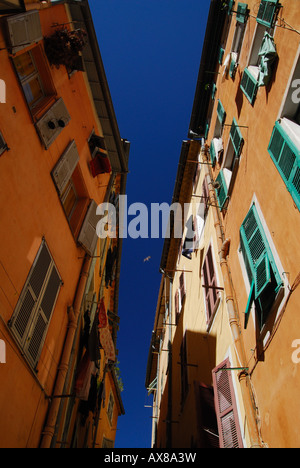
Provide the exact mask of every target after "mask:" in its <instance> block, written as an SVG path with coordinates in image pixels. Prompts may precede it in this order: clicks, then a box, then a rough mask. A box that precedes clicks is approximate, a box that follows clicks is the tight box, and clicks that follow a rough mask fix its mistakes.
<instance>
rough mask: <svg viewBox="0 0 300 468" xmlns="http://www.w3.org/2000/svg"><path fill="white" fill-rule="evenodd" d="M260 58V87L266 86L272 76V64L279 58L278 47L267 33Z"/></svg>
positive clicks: (260, 51)
mask: <svg viewBox="0 0 300 468" xmlns="http://www.w3.org/2000/svg"><path fill="white" fill-rule="evenodd" d="M258 57H259V58H260V65H259V75H258V80H257V84H258V86H266V85H267V84H268V83H269V81H270V78H271V76H272V64H273V63H274V61H275V60H276V58H277V52H276V45H275V42H274V39H273V37H272V36H270V34H268V33H267V32H265V35H264V37H263V40H262V44H261V47H260V50H259V52H258Z"/></svg>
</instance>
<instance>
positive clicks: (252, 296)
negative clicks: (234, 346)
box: [244, 280, 255, 330]
mask: <svg viewBox="0 0 300 468" xmlns="http://www.w3.org/2000/svg"><path fill="white" fill-rule="evenodd" d="M254 294H255V281H254V280H252V283H251V287H250V294H249V297H248V301H247V306H246V310H245V322H244V328H245V330H246V328H247V325H248V321H249V317H250V311H251V307H252V304H253V301H254Z"/></svg>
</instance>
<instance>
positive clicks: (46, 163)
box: [0, 5, 109, 447]
mask: <svg viewBox="0 0 300 468" xmlns="http://www.w3.org/2000/svg"><path fill="white" fill-rule="evenodd" d="M40 18H41V23H42V29H43V33H44V34H45V35H46V34H48V33H49V32H50V31H53V29H52V28H51V25H52V23H53V22H58V23H66V22H68V17H67V15H66V12H65V8H64V6H63V5H60V6H55V7H52V8H50V9H47V10H43V11H41V12H40ZM0 46H1V47H3V46H5V42H4V39H3V37H2V35H1V36H0ZM0 60H1V78H2V79H4V80H5V82H6V83H7V102H6V104H1V105H0V130H1V132H2V133H3V136H4V138H5V140H6V142H7V144H8V146H9V148H10V150H9V151H5V152H4V153H3V154H2V155H1V157H0V174H1V175H0V178H1V181H0V217H1V231H0V260H1V262H0V284H1V289H0V307H1V312H0V315H1V321H0V338H2V339H3V337H4V339H5V340H6V343H7V363H6V364H5V365H0V382H1V392H0V414H1V424H0V444H1V446H11V445H13V444H14V445H17V446H20V447H24V446H36V445H37V444H38V442H39V436H40V431H41V429H42V425H43V422H44V417H45V413H46V409H47V400H46V399H45V396H46V395H50V394H51V391H52V387H53V383H54V379H55V375H56V369H57V365H58V363H59V359H60V354H61V350H62V345H63V341H64V337H65V333H66V327H67V321H68V317H67V307H68V306H69V305H71V304H72V302H73V299H74V294H75V290H76V285H77V282H78V278H79V272H80V269H81V265H82V261H83V260H82V258H78V257H82V256H83V255H84V251H83V249H79V248H77V246H76V243H75V240H74V238H73V236H72V233H71V231H70V228H69V226H68V223H67V220H66V217H65V215H64V212H63V208H62V206H61V204H60V201H59V198H58V195H57V193H56V189H55V186H54V184H53V181H52V178H51V174H50V173H51V171H52V169H53V167H54V165H55V164H56V162H57V161H58V159H59V157H60V156H61V154H62V153H63V151H64V150H65V148H66V146H67V145H68V144H69V142H70V141H71V140H72V139H75V141H76V144H77V147H78V151H79V154H80V169H81V171H82V174H83V177H84V179H85V183H86V185H87V190H88V193H89V196H90V198H93V199H95V201H96V203H100V202H101V201H102V200H103V197H104V194H105V190H106V188H102V189H99V185H101V186H104V187H105V186H106V185H107V183H108V177H109V176H103V177H98V178H95V179H93V178H92V177H91V175H90V173H89V167H88V161H89V159H90V153H89V148H88V144H87V139H88V137H89V135H90V133H91V132H92V130H93V129H94V128H95V129H96V131H99V132H101V129H100V128H97V121H96V120H95V118H94V113H93V107H92V105H91V103H90V100H89V94H88V91H87V89H86V84H85V81H84V77H83V74H82V73H81V72H78V73H75V74H74V75H73V76H72V77H71V78H69V77H68V74H67V72H66V70H65V69H64V67H61V68H60V69H58V70H57V69H55V68H52V69H51V74H52V78H53V81H54V84H55V87H56V90H57V95H58V96H62V97H63V99H64V102H65V104H66V107H67V109H68V111H69V113H70V115H71V121H70V123H69V125H68V126H67V127H66V128H65V129H64V130H63V131H62V132H61V134H60V135H59V136H58V137H57V139H56V140H55V141H54V143H53V144H52V145H51V146H50V148H49V149H48V150H47V151H46V150H45V149H44V147H43V146H42V144H41V142H40V140H39V137H38V135H37V133H36V131H35V128H34V125H33V123H32V121H31V116H30V113H29V111H28V109H27V105H26V101H25V99H24V95H23V92H22V90H21V88H20V86H19V83H18V80H17V76H16V74H15V72H14V69H13V66H12V63H11V61H10V58H9V55H8V53H7V51H6V50H4V51H3V50H2V51H1V56H0ZM43 236H45V239H46V242H47V244H48V246H49V248H50V251H51V253H52V256H53V258H54V260H55V263H56V266H57V267H58V270H59V273H60V275H61V277H62V279H63V281H64V286H63V287H62V288H61V290H60V294H59V297H58V301H57V304H56V308H55V310H54V313H53V318H52V320H51V323H50V326H49V329H48V334H47V337H46V343H45V346H44V348H43V351H42V354H41V357H40V361H39V364H38V373H36V375H34V373H33V372H32V371H31V370H30V369H29V368H28V366H27V365H26V364H25V362H24V361H23V359H22V358H21V356H20V354H19V351H18V350H17V347H16V345H15V344H14V341H13V339H12V338H11V337H9V332H8V330H7V327H6V326H5V324H6V323H7V321H8V320H9V319H10V317H11V316H12V313H13V310H14V308H15V305H16V303H17V300H18V296H19V294H20V293H21V291H22V288H23V286H24V283H25V280H26V277H27V275H28V273H29V270H30V267H31V265H32V262H33V260H34V258H35V256H36V254H37V251H38V248H39V246H40V243H41V240H42V237H43Z"/></svg>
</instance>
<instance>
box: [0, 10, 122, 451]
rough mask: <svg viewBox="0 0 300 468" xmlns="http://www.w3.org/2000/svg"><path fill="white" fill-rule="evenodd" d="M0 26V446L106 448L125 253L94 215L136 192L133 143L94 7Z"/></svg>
mask: <svg viewBox="0 0 300 468" xmlns="http://www.w3.org/2000/svg"><path fill="white" fill-rule="evenodd" d="M0 13H1V17H0V20H1V26H0V44H1V47H0V48H1V51H0V54H1V55H0V63H1V67H0V70H1V72H0V73H1V76H0V78H1V80H2V82H1V83H2V88H1V89H2V95H1V104H0V132H1V133H0V165H1V184H0V187H1V188H0V212H1V232H0V236H1V248H0V258H1V267H0V270H1V271H0V277H1V279H0V283H1V292H0V296H1V298H0V303H1V313H0V317H1V320H0V338H1V343H3V344H4V347H5V359H2V360H1V365H0V373H1V392H0V411H1V424H0V441H1V442H0V444H1V446H2V447H21V448H23V447H33V448H36V447H42V448H48V447H89V448H92V447H102V446H105V444H106V439H109V441H110V442H109V443H110V444H113V443H114V437H115V432H114V433H113V431H112V430H110V431H108V430H106V433H107V435H105V434H106V433H105V431H104V429H103V428H102V424H104V426H105V427H106V426H108V427H109V428H111V429H112V428H113V427H114V428H115V427H116V425H117V418H118V416H119V415H121V414H124V408H123V404H122V399H121V394H120V390H119V382H118V379H117V377H116V375H115V364H116V362H117V348H116V341H117V331H118V326H119V317H118V288H119V280H120V261H121V252H122V243H121V239H118V237H117V236H115V237H110V238H107V239H100V238H99V237H98V234H97V223H98V221H99V219H100V217H99V216H98V215H97V212H96V209H97V206H98V205H100V204H101V203H104V202H108V201H110V202H111V203H113V204H114V205H115V206H116V208H117V206H118V197H119V195H120V194H124V193H125V190H126V176H127V172H128V157H129V147H130V143H129V142H128V141H127V140H125V139H122V138H121V137H120V134H119V129H118V125H117V120H116V116H115V113H114V108H113V104H112V101H111V96H110V93H109V87H108V83H107V80H106V76H105V71H104V67H103V63H102V60H101V55H100V51H99V46H98V42H97V37H96V33H95V30H94V27H93V21H92V16H91V12H90V9H89V5H88V2H87V1H80V2H78V1H77V2H72V1H71V2H68V1H58V2H50V1H47V2H39V1H35V2H32V1H30V2H27V1H25V2H23V1H20V2H19V1H14V2H12V1H11V2H0ZM110 395H112V398H113V401H114V405H112V402H111V404H110V409H109V411H108V402H109V399H110ZM111 401H112V399H111ZM107 414H108V415H109V417H108V416H107ZM104 415H105V417H106V418H108V421H106V420H105V418H104Z"/></svg>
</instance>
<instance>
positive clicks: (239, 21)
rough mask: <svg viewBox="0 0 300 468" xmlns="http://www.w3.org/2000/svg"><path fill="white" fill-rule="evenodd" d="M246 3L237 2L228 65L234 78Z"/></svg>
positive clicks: (242, 33) (245, 20)
mask: <svg viewBox="0 0 300 468" xmlns="http://www.w3.org/2000/svg"><path fill="white" fill-rule="evenodd" d="M247 13H248V5H247V4H246V3H239V4H238V7H237V14H236V26H235V32H234V37H233V41H232V45H231V62H230V65H229V75H230V76H231V78H234V76H235V72H236V67H237V64H238V61H239V56H240V52H241V48H242V44H243V40H244V35H245V30H246V22H247Z"/></svg>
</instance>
